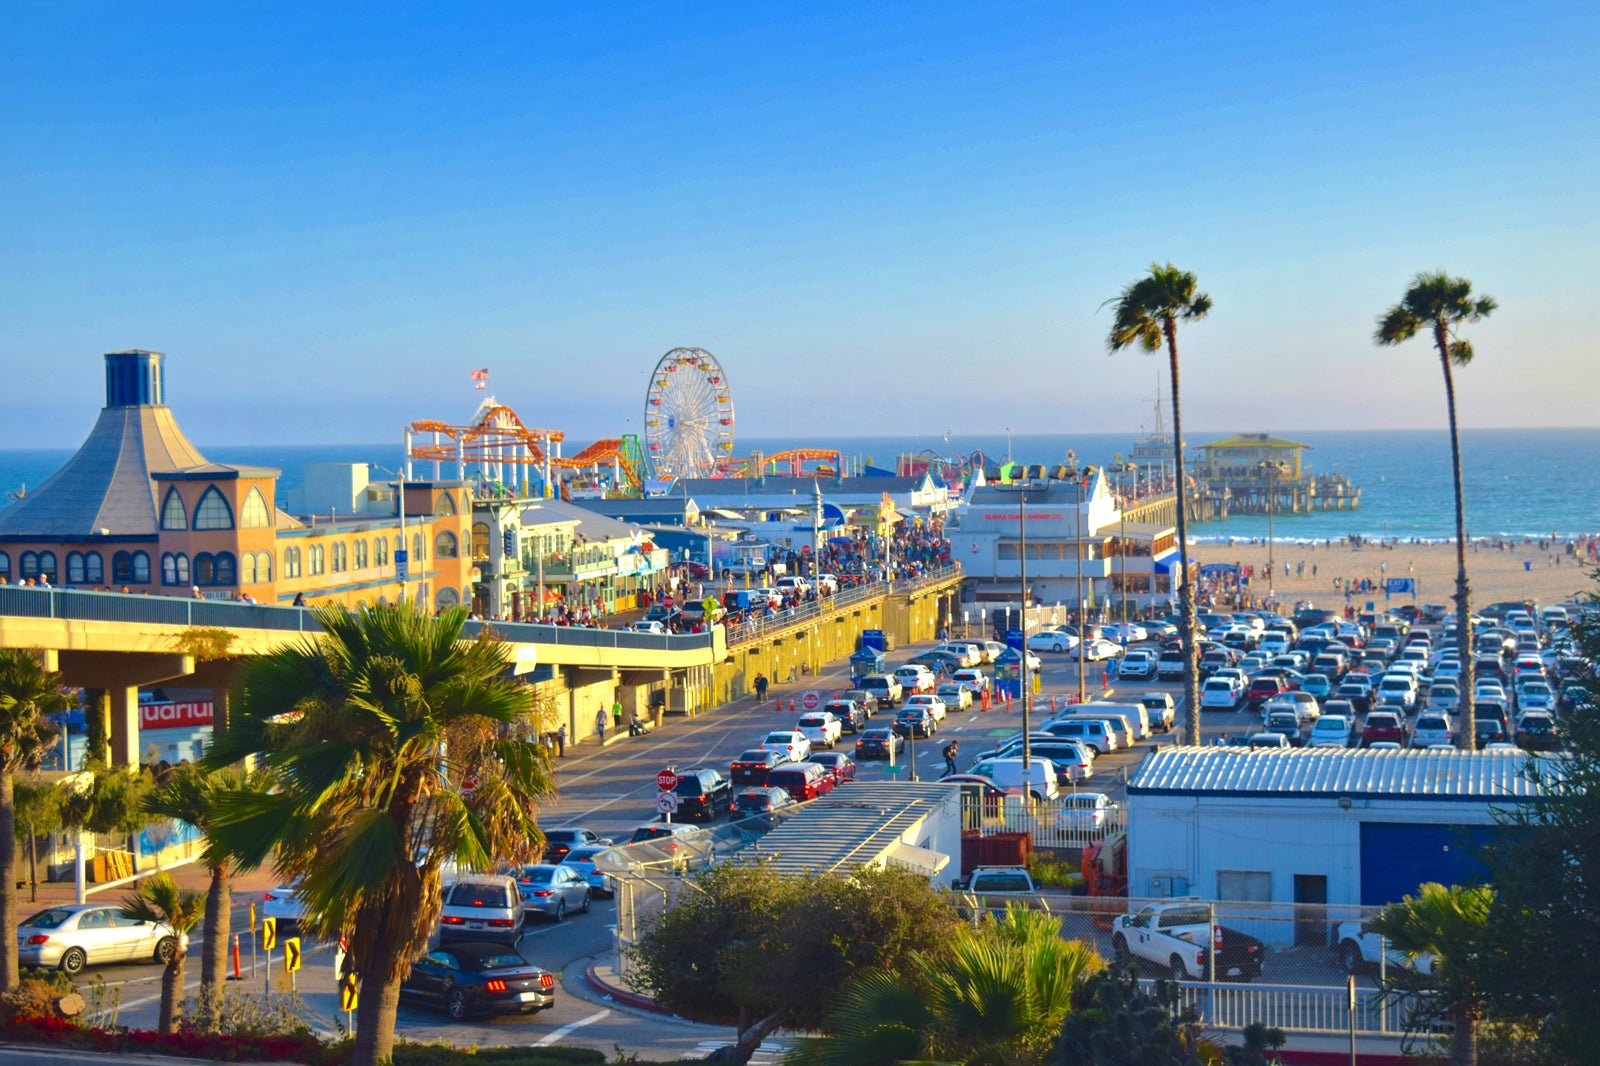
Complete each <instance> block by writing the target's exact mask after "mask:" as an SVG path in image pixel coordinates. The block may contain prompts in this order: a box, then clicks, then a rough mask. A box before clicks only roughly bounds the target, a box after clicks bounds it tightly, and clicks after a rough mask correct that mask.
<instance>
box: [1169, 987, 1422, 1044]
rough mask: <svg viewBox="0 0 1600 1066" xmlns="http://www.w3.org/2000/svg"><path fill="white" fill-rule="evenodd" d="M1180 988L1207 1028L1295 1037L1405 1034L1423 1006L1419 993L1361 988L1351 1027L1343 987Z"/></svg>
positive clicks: (1183, 997)
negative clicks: (1265, 1030)
mask: <svg viewBox="0 0 1600 1066" xmlns="http://www.w3.org/2000/svg"><path fill="white" fill-rule="evenodd" d="M1141 983H1146V982H1141ZM1178 987H1179V991H1180V994H1181V996H1182V1002H1183V1004H1184V1006H1188V1007H1193V1008H1194V1009H1195V1011H1196V1012H1197V1013H1198V1014H1199V1015H1200V1018H1201V1020H1202V1021H1203V1022H1204V1023H1205V1024H1206V1025H1208V1026H1212V1027H1214V1028H1217V1029H1243V1028H1244V1027H1245V1026H1247V1025H1249V1024H1250V1023H1251V1022H1261V1023H1263V1024H1265V1025H1268V1026H1270V1027H1272V1028H1275V1029H1283V1030H1285V1031H1288V1032H1295V1033H1348V1032H1350V1031H1351V1029H1352V1028H1353V1029H1354V1031H1355V1033H1356V1034H1357V1035H1358V1036H1400V1035H1403V1034H1404V1033H1405V1032H1406V1031H1407V1022H1408V1020H1409V1019H1410V1017H1411V1015H1412V1014H1413V1012H1415V1011H1416V1010H1417V1008H1418V1006H1419V997H1418V996H1416V995H1412V994H1402V995H1396V994H1390V993H1385V992H1382V991H1380V990H1378V989H1375V988H1366V989H1357V991H1356V1008H1355V1015H1354V1019H1353V1021H1354V1023H1355V1024H1354V1026H1352V1025H1351V1022H1352V1017H1351V1011H1350V992H1349V989H1347V988H1346V987H1344V986H1343V985H1340V986H1338V987H1333V988H1330V987H1327V986H1318V985H1264V984H1245V985H1241V984H1234V983H1231V982H1230V983H1226V984H1224V983H1220V982H1219V983H1216V984H1208V983H1205V982H1201V981H1185V982H1180V983H1179V986H1178Z"/></svg>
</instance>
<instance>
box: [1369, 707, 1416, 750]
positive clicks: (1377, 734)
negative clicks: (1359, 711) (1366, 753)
mask: <svg viewBox="0 0 1600 1066" xmlns="http://www.w3.org/2000/svg"><path fill="white" fill-rule="evenodd" d="M1377 740H1392V741H1394V742H1395V743H1396V744H1399V745H1400V746H1401V747H1404V746H1405V743H1406V727H1405V723H1404V722H1402V721H1401V720H1400V716H1399V715H1398V714H1395V713H1394V712H1393V711H1373V712H1372V713H1371V714H1369V715H1367V720H1366V721H1365V722H1364V723H1363V724H1362V726H1361V746H1362V747H1363V748H1365V747H1367V746H1368V745H1370V744H1371V743H1372V742H1373V741H1377Z"/></svg>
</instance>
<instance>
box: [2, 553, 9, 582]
mask: <svg viewBox="0 0 1600 1066" xmlns="http://www.w3.org/2000/svg"><path fill="white" fill-rule="evenodd" d="M0 577H3V578H5V579H6V580H7V581H10V580H11V556H9V555H7V554H6V553H5V552H0Z"/></svg>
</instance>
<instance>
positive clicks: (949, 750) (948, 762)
mask: <svg viewBox="0 0 1600 1066" xmlns="http://www.w3.org/2000/svg"><path fill="white" fill-rule="evenodd" d="M960 750H961V745H960V744H959V742H957V741H954V740H952V741H951V742H950V743H948V744H946V745H945V746H944V752H943V754H944V772H945V776H947V777H948V776H949V775H951V774H953V773H955V772H956V753H957V752H958V751H960Z"/></svg>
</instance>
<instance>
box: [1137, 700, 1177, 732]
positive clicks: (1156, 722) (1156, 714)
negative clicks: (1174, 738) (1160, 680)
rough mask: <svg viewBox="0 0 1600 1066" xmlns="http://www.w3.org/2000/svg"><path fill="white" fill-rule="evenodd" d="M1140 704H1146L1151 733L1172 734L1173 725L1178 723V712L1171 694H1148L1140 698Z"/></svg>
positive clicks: (1145, 710) (1145, 709)
mask: <svg viewBox="0 0 1600 1066" xmlns="http://www.w3.org/2000/svg"><path fill="white" fill-rule="evenodd" d="M1139 702H1140V703H1142V704H1144V713H1145V715H1146V716H1148V717H1149V719H1150V730H1151V732H1154V733H1170V732H1172V727H1173V724H1174V723H1175V722H1176V721H1177V717H1178V711H1177V708H1176V707H1175V706H1174V705H1173V702H1172V695H1171V694H1170V693H1167V692H1146V693H1145V694H1144V695H1143V696H1140V697H1139Z"/></svg>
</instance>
